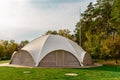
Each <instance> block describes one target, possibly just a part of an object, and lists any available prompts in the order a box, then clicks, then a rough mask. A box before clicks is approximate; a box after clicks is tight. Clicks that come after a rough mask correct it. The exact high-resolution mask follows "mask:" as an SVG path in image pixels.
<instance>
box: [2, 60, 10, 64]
mask: <svg viewBox="0 0 120 80" xmlns="http://www.w3.org/2000/svg"><path fill="white" fill-rule="evenodd" d="M9 62H10V60H2V61H0V64H2V63H9Z"/></svg>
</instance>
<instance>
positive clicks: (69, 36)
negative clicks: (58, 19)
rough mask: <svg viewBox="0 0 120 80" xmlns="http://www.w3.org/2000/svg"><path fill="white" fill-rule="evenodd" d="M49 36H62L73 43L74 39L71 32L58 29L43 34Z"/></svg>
mask: <svg viewBox="0 0 120 80" xmlns="http://www.w3.org/2000/svg"><path fill="white" fill-rule="evenodd" d="M49 34H53V35H61V36H64V37H66V38H68V39H70V40H73V41H75V37H74V35H72V34H71V31H69V30H68V29H60V30H58V31H55V30H54V31H52V30H49V31H47V32H46V33H45V35H49Z"/></svg>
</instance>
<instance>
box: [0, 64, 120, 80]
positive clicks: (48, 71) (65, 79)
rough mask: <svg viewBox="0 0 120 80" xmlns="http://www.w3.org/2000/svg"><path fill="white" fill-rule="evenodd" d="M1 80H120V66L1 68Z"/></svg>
mask: <svg viewBox="0 0 120 80" xmlns="http://www.w3.org/2000/svg"><path fill="white" fill-rule="evenodd" d="M65 73H77V74H78V76H65V75H64V74H65ZM0 80H120V66H102V67H96V68H86V69H79V68H76V69H75V68H65V69H62V68H14V67H0Z"/></svg>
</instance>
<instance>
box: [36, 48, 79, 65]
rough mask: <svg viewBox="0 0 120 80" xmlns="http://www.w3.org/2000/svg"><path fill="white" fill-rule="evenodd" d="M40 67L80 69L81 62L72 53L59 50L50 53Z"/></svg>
mask: <svg viewBox="0 0 120 80" xmlns="http://www.w3.org/2000/svg"><path fill="white" fill-rule="evenodd" d="M38 66H39V67H73V66H75V67H79V66H80V64H79V61H78V60H77V58H76V57H75V56H74V55H72V54H71V53H70V52H67V51H63V50H57V51H53V52H50V53H48V54H47V55H46V56H45V57H44V58H43V59H42V60H41V62H40V63H39V65H38Z"/></svg>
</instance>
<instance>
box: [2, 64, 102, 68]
mask: <svg viewBox="0 0 120 80" xmlns="http://www.w3.org/2000/svg"><path fill="white" fill-rule="evenodd" d="M0 66H10V67H23V68H35V67H29V66H21V65H13V64H9V63H2V64H0ZM99 66H102V64H98V63H94V65H92V66H83V67H76V68H91V67H99ZM36 68H38V67H36Z"/></svg>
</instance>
